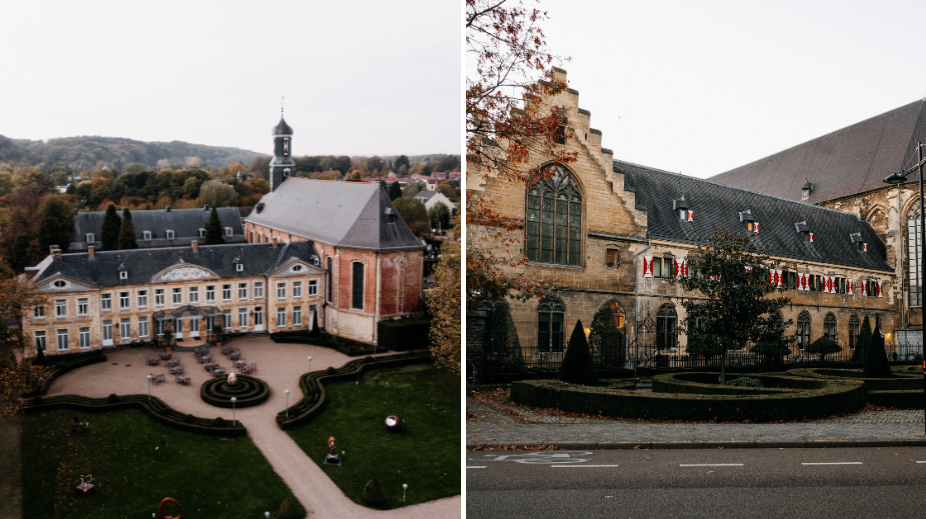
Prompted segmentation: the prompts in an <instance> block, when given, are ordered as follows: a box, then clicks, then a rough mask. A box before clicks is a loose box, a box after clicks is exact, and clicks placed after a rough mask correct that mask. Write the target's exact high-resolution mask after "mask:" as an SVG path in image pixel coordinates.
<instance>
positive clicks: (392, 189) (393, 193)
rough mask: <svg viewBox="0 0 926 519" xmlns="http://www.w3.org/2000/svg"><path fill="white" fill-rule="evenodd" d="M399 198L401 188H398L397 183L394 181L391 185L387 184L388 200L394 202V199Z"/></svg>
mask: <svg viewBox="0 0 926 519" xmlns="http://www.w3.org/2000/svg"><path fill="white" fill-rule="evenodd" d="M401 196H402V188H401V187H399V181H398V180H394V181H393V182H392V183H391V184H389V199H390V200H392V201H393V202H395V199H396V198H401Z"/></svg>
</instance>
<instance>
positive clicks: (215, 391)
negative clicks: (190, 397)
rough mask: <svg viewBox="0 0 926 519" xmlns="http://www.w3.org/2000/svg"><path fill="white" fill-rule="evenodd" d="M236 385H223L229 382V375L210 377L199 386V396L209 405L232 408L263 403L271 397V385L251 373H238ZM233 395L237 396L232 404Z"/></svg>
mask: <svg viewBox="0 0 926 519" xmlns="http://www.w3.org/2000/svg"><path fill="white" fill-rule="evenodd" d="M236 377H237V378H238V383H237V384H236V387H234V388H232V387H231V386H227V385H225V386H223V385H222V384H226V383H227V382H228V376H227V375H226V376H223V377H217V378H213V379H209V380H207V381H205V382H203V384H202V385H201V386H199V397H200V398H202V399H203V402H206V403H207V404H209V405H214V406H216V407H224V408H226V409H231V408H232V407H236V408H243V407H253V406H255V405H260V404H263V403H264V402H266V401H267V399H268V398H270V386H268V385H267V383H266V382H264V381H263V380H261V379H259V378H257V377H252V376H250V375H236ZM231 397H235V398H236V402H235V405H234V406H232V402H231Z"/></svg>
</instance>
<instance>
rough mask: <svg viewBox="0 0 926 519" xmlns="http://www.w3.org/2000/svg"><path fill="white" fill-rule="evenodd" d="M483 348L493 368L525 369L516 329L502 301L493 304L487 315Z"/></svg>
mask: <svg viewBox="0 0 926 519" xmlns="http://www.w3.org/2000/svg"><path fill="white" fill-rule="evenodd" d="M484 348H485V352H486V354H487V361H488V362H490V363H491V364H492V366H493V369H495V370H498V371H500V372H503V373H521V372H522V371H524V370H525V366H524V354H523V353H522V352H521V342H520V341H519V340H518V331H517V330H516V329H515V327H514V320H513V319H512V318H511V312H510V311H509V310H508V305H506V304H504V303H502V302H499V303H497V304H496V305H495V308H494V309H493V310H492V315H491V316H489V326H488V330H487V332H486V338H485V346H484Z"/></svg>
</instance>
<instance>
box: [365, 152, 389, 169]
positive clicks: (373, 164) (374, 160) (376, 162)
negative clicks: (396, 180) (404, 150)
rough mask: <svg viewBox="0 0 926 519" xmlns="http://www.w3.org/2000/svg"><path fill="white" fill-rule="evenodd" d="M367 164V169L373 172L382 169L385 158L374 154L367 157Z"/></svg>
mask: <svg viewBox="0 0 926 519" xmlns="http://www.w3.org/2000/svg"><path fill="white" fill-rule="evenodd" d="M365 166H366V168H367V171H371V172H372V171H380V170H382V169H383V166H385V164H384V163H383V159H382V158H381V157H379V156H377V155H373V156H372V157H370V158H368V159H367V162H366V164H365Z"/></svg>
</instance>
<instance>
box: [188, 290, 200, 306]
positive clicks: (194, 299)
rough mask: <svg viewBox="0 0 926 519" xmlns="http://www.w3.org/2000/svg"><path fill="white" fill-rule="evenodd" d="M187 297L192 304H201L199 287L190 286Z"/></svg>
mask: <svg viewBox="0 0 926 519" xmlns="http://www.w3.org/2000/svg"><path fill="white" fill-rule="evenodd" d="M187 297H188V298H189V299H190V304H191V305H192V304H193V303H196V304H199V287H190V288H189V290H188V291H187Z"/></svg>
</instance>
